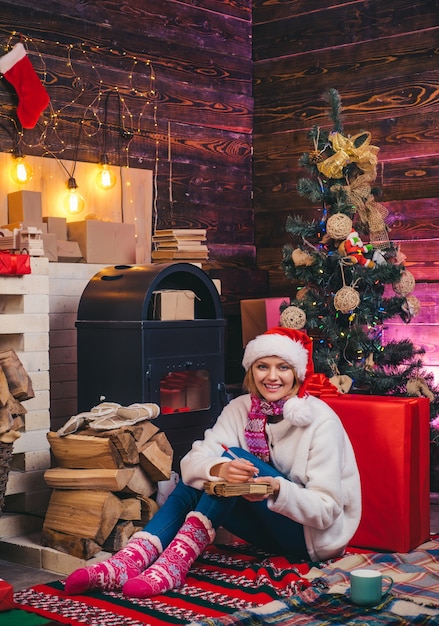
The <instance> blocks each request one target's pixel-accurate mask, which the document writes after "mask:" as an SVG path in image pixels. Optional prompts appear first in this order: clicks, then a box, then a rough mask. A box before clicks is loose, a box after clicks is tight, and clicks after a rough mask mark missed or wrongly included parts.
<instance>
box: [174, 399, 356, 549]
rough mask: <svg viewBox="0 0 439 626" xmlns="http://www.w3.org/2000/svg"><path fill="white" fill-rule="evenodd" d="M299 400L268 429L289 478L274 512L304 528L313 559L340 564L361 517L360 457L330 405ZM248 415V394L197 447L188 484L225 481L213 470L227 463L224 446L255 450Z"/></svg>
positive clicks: (186, 473) (276, 459)
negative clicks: (247, 435)
mask: <svg viewBox="0 0 439 626" xmlns="http://www.w3.org/2000/svg"><path fill="white" fill-rule="evenodd" d="M292 400H293V402H292V401H289V402H290V404H289V406H288V407H287V406H286V407H285V408H286V409H287V410H284V416H285V419H283V420H282V421H281V422H278V423H277V424H267V428H266V430H267V436H268V444H269V448H270V458H271V462H272V464H273V465H274V466H275V467H276V468H277V469H278V470H279V472H281V473H282V474H283V475H284V476H286V478H280V479H279V480H280V491H279V495H278V496H277V498H276V499H274V497H272V496H270V498H269V499H268V506H269V508H270V509H271V510H273V511H275V512H276V513H279V514H281V515H285V516H286V517H289V518H290V519H293V520H295V521H296V522H299V523H300V524H303V526H304V533H305V541H306V546H307V550H308V553H309V555H310V557H311V559H312V560H325V559H329V558H335V557H337V556H340V555H341V554H343V551H344V549H345V548H346V546H347V544H348V543H349V541H350V540H351V538H352V536H353V535H354V533H355V531H356V529H357V527H358V524H359V523H360V518H361V488H360V477H359V474H358V468H357V464H356V460H355V455H354V452H353V449H352V445H351V443H350V441H349V439H348V436H347V434H346V432H345V430H344V428H343V426H342V424H341V421H340V419H339V417H338V416H337V415H336V413H335V412H334V411H333V410H332V409H331V408H330V407H329V406H328V405H327V404H326V403H325V402H323V401H322V400H319V399H318V398H315V397H313V396H308V397H305V398H293V399H292ZM287 404H288V403H287ZM249 410H250V396H249V395H248V394H246V395H242V396H239V397H237V398H235V399H234V400H232V401H231V402H230V403H229V404H228V405H227V406H226V407H225V408H224V410H223V412H222V413H221V415H220V416H219V418H218V420H217V422H216V423H215V425H214V426H213V427H212V428H210V429H209V430H207V431H206V432H205V436H204V439H203V440H201V441H195V442H194V444H193V445H192V449H191V450H190V451H189V452H188V453H187V454H186V456H185V457H184V458H183V459H182V461H181V473H182V479H183V481H184V482H185V483H186V484H188V485H190V486H192V487H195V488H197V489H202V488H203V483H204V481H205V480H218V478H217V477H215V476H212V475H211V474H210V469H211V468H212V467H213V466H214V465H216V464H218V463H221V462H224V458H221V455H222V453H223V448H222V445H221V444H225V445H226V446H228V447H234V446H237V447H240V448H243V449H245V450H248V446H247V443H246V440H245V436H244V428H245V425H246V423H247V416H248V412H249ZM298 424H299V425H298Z"/></svg>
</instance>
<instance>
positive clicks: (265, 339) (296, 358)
mask: <svg viewBox="0 0 439 626" xmlns="http://www.w3.org/2000/svg"><path fill="white" fill-rule="evenodd" d="M312 347H313V343H312V339H311V338H310V337H308V335H307V334H306V333H304V332H303V331H302V330H297V329H295V328H286V327H284V326H276V327H274V328H270V330H267V332H265V333H264V334H263V335H258V336H257V337H256V338H255V339H252V340H251V341H249V342H248V344H247V347H246V349H245V351H244V357H243V359H242V365H243V367H244V369H245V370H246V371H247V370H249V369H250V367H251V366H252V364H253V363H254V362H255V361H257V360H258V359H262V358H264V357H268V356H277V357H279V358H281V359H284V360H285V361H286V363H289V364H290V365H291V366H292V367H293V368H294V371H295V372H296V376H297V378H298V379H299V381H300V382H301V383H302V384H301V386H300V389H299V392H298V394H297V396H294V397H292V398H289V399H288V400H287V401H286V403H285V405H284V409H283V413H284V417H285V418H286V419H287V420H289V421H291V422H292V423H293V424H295V425H296V426H306V425H308V424H309V423H310V422H311V421H312V419H313V409H312V407H310V406H309V402H307V397H306V396H307V395H308V392H307V383H308V382H309V380H310V379H311V378H312V377H313V374H314V363H313V360H312Z"/></svg>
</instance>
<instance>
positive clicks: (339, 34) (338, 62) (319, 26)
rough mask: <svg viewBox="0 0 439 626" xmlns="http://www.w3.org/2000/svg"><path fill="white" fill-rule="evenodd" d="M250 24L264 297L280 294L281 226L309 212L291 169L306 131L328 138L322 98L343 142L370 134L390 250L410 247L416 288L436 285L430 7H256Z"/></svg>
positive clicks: (434, 18) (434, 31) (435, 20)
mask: <svg viewBox="0 0 439 626" xmlns="http://www.w3.org/2000/svg"><path fill="white" fill-rule="evenodd" d="M253 20H254V26H253V31H254V39H253V54H254V98H255V121H254V153H255V156H254V179H253V186H254V209H255V220H256V246H257V259H258V265H259V266H260V267H262V268H266V269H267V270H269V272H270V292H271V293H272V294H273V295H276V294H279V295H283V292H284V290H285V282H284V281H283V280H282V273H281V272H280V271H279V270H278V266H279V263H280V260H281V248H282V245H283V243H284V242H285V241H287V238H286V237H285V229H284V227H285V221H286V218H287V215H288V214H292V213H294V212H301V213H302V214H304V215H309V214H310V212H312V211H313V210H314V207H310V206H309V204H308V201H307V200H306V199H304V198H300V197H299V196H298V195H297V193H296V184H297V180H298V178H299V177H300V176H305V175H306V172H304V170H301V169H300V168H299V166H298V159H299V157H300V156H301V154H302V152H303V151H305V150H308V149H309V148H310V144H309V143H308V138H307V132H308V130H310V129H311V127H312V126H313V125H314V124H320V125H321V126H324V127H326V128H331V121H330V120H329V119H328V117H327V115H326V103H325V101H324V100H323V98H322V95H323V94H324V93H325V92H326V91H327V90H328V89H330V88H335V89H337V90H338V91H339V93H340V95H341V98H342V102H343V105H344V130H345V132H348V133H351V134H352V135H354V134H356V133H357V132H359V131H362V130H368V131H370V132H371V133H372V143H373V144H375V145H377V146H379V147H380V153H379V155H378V156H379V161H380V165H379V168H380V169H379V172H380V173H379V177H378V179H377V182H378V183H379V184H380V185H381V189H382V192H383V195H382V197H381V199H380V200H381V201H383V202H384V203H385V204H387V206H388V208H389V210H390V211H391V213H392V214H393V218H392V231H391V237H392V239H394V240H403V241H407V242H408V243H407V245H405V246H404V250H406V253H407V255H408V257H409V260H410V263H411V264H412V265H411V267H412V269H413V271H414V273H415V274H416V275H417V278H421V279H422V280H439V275H438V270H437V263H436V262H435V260H436V259H437V256H438V251H439V247H438V241H439V217H438V216H439V210H438V209H439V198H438V196H439V141H438V139H439V85H438V74H437V68H438V62H439V51H438V47H437V43H438V41H439V13H438V8H437V2H435V1H434V0H388V1H387V2H381V1H379V0H356V1H353V2H349V3H345V2H343V3H340V2H335V1H331V0H328V1H326V2H325V1H322V0H294V1H293V0H291V1H289V2H288V1H285V0H270V2H268V1H267V0H254V2H253ZM425 240H428V242H429V243H428V246H427V247H426V244H425ZM426 252H427V254H426Z"/></svg>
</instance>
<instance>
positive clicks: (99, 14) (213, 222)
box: [0, 0, 267, 377]
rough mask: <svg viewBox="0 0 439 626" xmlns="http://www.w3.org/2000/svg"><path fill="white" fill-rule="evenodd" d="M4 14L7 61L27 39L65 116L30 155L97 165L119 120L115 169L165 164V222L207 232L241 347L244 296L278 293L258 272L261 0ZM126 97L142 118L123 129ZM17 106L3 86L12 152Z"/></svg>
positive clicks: (8, 8) (51, 1) (61, 6)
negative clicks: (255, 139)
mask: <svg viewBox="0 0 439 626" xmlns="http://www.w3.org/2000/svg"><path fill="white" fill-rule="evenodd" d="M0 16H1V18H0V41H1V42H2V54H3V53H4V52H6V51H7V49H9V48H10V46H11V45H13V44H15V43H16V42H17V41H19V33H21V34H22V36H23V42H24V43H25V45H26V48H27V50H28V54H29V58H30V60H31V62H32V64H33V66H34V67H35V69H36V71H37V72H38V75H39V76H40V77H41V78H42V79H44V80H45V81H46V85H47V90H48V92H49V94H50V97H51V101H52V107H53V110H54V111H55V112H56V113H58V116H57V120H56V132H55V131H54V119H53V117H52V116H51V112H50V111H49V110H46V111H45V112H44V113H43V115H42V116H41V121H40V123H39V124H38V126H37V127H36V129H34V130H25V131H24V137H23V139H24V144H25V146H26V148H25V150H26V152H27V153H28V154H37V155H42V154H45V153H46V149H48V150H50V151H51V153H53V154H55V155H58V156H59V157H60V158H64V159H74V158H75V156H77V158H78V160H82V161H91V162H97V161H98V160H99V157H100V154H101V152H102V145H103V126H101V127H99V126H98V121H97V119H99V120H100V121H101V122H103V121H104V120H105V114H106V113H107V124H106V125H105V141H106V146H107V150H106V152H107V153H108V156H109V159H110V162H111V163H112V164H119V163H122V164H125V163H126V162H127V160H128V164H129V165H130V166H133V167H140V168H147V169H152V170H154V169H155V168H157V179H156V192H157V193H156V217H157V222H156V223H157V226H158V227H159V228H167V227H177V228H178V227H180V228H182V227H190V228H207V230H208V244H209V248H210V261H209V263H208V264H206V269H207V270H208V271H212V276H214V277H219V278H220V279H221V281H222V298H223V302H224V307H225V312H226V314H227V316H229V315H230V316H231V317H230V329H229V332H230V333H231V338H230V339H228V343H232V344H234V343H236V341H235V339H234V337H235V335H236V334H239V319H238V315H239V299H240V297H242V295H245V294H246V293H247V294H250V297H251V296H252V295H254V294H257V295H258V294H260V293H264V294H265V292H266V285H267V280H266V276H267V273H266V272H257V271H256V268H255V262H256V261H255V259H256V253H255V246H254V217H253V208H252V124H253V96H252V38H251V26H252V24H251V17H252V16H251V0H203V2H194V1H193V0H148V1H145V0H117V1H112V0H97V1H96V2H62V1H56V0H39V2H35V1H34V0H28V1H26V0H17V1H14V2H4V1H0ZM14 32H16V33H17V36H14V37H12V38H11V33H14ZM8 45H9V48H7V46H8ZM68 61H71V65H69V63H68ZM148 61H150V65H148V64H147V62H148ZM151 67H152V68H153V71H154V74H155V81H154V89H155V93H153V94H150V93H149V90H150V71H151ZM130 74H132V79H130ZM116 90H117V91H116ZM135 91H137V93H136V92H135ZM120 99H123V101H124V103H125V104H126V106H127V108H128V110H129V112H130V114H131V116H132V117H131V118H130V119H125V122H124V131H123V132H122V133H121V131H120V129H121V123H120V114H119V106H120ZM90 103H92V105H91V107H90V108H88V107H89V105H90ZM16 106H17V94H16V93H15V91H14V89H13V88H12V86H11V85H9V84H8V83H7V81H6V80H5V79H3V80H2V81H1V88H0V115H1V119H0V123H1V126H0V146H1V149H2V150H3V151H8V150H10V149H11V141H10V137H9V135H8V133H7V132H5V128H4V127H5V126H6V127H7V126H8V124H9V121H10V118H11V117H14V116H15V110H16ZM122 108H123V106H122ZM123 112H125V114H126V111H123ZM84 116H85V120H84ZM140 116H141V117H140ZM81 120H84V123H83V127H84V131H83V132H82V133H81V135H80V140H79V145H78V146H77V140H78V122H80V121H81ZM45 124H47V129H48V130H47V131H46V134H47V137H46V140H45V142H44V144H43V143H42V142H41V134H42V132H43V131H44V130H45V126H44V125H45ZM168 131H170V132H168ZM169 136H170V140H169ZM169 149H170V151H171V160H172V177H170V171H171V168H170V164H169V161H168V156H169ZM51 153H50V154H49V156H51ZM170 178H172V179H171V180H170ZM238 344H239V339H238ZM240 376H241V373H240V372H239V377H240ZM232 377H233V376H232Z"/></svg>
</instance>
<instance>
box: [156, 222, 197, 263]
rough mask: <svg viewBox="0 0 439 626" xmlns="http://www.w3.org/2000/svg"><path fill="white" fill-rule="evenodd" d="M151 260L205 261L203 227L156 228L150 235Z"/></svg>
mask: <svg viewBox="0 0 439 626" xmlns="http://www.w3.org/2000/svg"><path fill="white" fill-rule="evenodd" d="M152 241H153V245H154V249H153V251H152V252H151V258H152V260H153V261H159V262H161V263H163V262H166V261H176V260H178V261H205V260H207V259H208V257H209V249H208V247H207V245H206V243H205V242H206V229H204V228H169V229H166V230H156V231H155V233H154V235H153V236H152Z"/></svg>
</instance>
